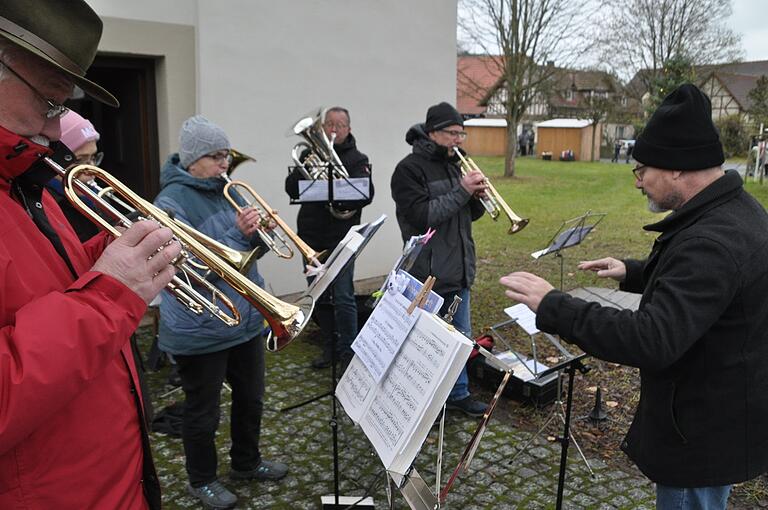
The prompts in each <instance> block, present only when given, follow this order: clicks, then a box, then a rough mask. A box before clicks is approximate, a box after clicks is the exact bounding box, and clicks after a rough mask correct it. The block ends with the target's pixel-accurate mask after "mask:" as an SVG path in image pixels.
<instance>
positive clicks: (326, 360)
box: [312, 354, 331, 370]
mask: <svg viewBox="0 0 768 510" xmlns="http://www.w3.org/2000/svg"><path fill="white" fill-rule="evenodd" d="M330 366H331V358H330V356H326V355H325V354H323V355H322V356H321V357H319V358H315V359H313V360H312V368H314V369H316V370H320V369H323V368H328V367H330Z"/></svg>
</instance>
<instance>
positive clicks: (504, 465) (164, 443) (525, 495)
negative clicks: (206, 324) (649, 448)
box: [139, 331, 654, 510]
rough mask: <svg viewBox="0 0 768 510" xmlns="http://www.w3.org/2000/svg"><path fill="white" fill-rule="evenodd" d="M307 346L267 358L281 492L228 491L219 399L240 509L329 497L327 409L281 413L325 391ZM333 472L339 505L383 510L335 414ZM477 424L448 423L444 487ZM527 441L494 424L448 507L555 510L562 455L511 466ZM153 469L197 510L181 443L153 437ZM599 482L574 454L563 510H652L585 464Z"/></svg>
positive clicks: (360, 446) (265, 449)
mask: <svg viewBox="0 0 768 510" xmlns="http://www.w3.org/2000/svg"><path fill="white" fill-rule="evenodd" d="M139 334H140V340H141V342H142V344H146V346H147V347H148V345H149V341H150V339H149V337H148V332H146V331H145V332H142V331H140V332H139ZM319 353H320V350H319V348H318V347H317V346H316V345H314V344H313V343H310V342H306V341H303V340H298V341H296V342H294V343H293V344H292V345H291V346H289V348H287V349H285V350H284V351H281V352H280V353H274V354H272V353H268V354H267V390H266V394H265V412H264V418H263V420H262V437H261V442H260V447H261V449H262V455H263V456H264V458H267V459H269V460H277V461H282V462H286V463H288V465H289V467H290V472H289V475H288V476H287V477H286V478H285V479H284V480H282V481H280V482H269V483H260V482H238V483H233V482H231V481H230V480H229V479H228V477H226V473H227V472H228V471H229V413H230V409H229V405H230V400H229V398H230V395H229V393H228V392H226V391H224V392H222V400H223V402H224V405H225V408H224V409H222V421H221V425H220V426H219V431H218V433H217V435H216V445H217V451H218V455H219V472H220V475H221V477H222V481H223V482H224V483H225V485H227V486H228V487H231V488H232V490H234V491H235V492H236V493H237V494H238V496H239V498H240V501H239V503H238V508H243V509H248V508H252V509H270V510H273V509H274V510H282V509H290V510H302V509H307V510H310V509H311V510H317V509H318V508H319V502H320V496H321V495H323V494H330V493H331V492H332V490H333V455H332V453H333V452H332V429H331V427H330V425H329V421H330V418H331V416H330V414H331V405H330V399H327V398H326V399H322V400H320V401H318V402H313V403H311V404H308V405H306V406H304V407H302V408H300V409H296V410H293V411H290V412H284V413H281V412H278V410H279V409H281V408H282V407H284V406H287V405H290V404H292V403H297V402H301V401H303V400H305V399H307V398H309V397H311V396H313V395H317V394H320V393H323V392H325V391H327V389H328V383H329V379H330V371H327V370H319V371H318V370H312V369H310V368H308V367H309V363H310V360H311V359H313V358H314V357H316V356H317V355H319ZM166 379H167V372H166V371H165V370H163V371H161V372H159V373H152V374H150V375H149V384H150V388H151V393H152V395H154V396H155V398H154V400H153V401H154V404H155V408H156V410H158V411H159V410H160V409H161V408H163V407H165V406H167V405H169V404H171V403H173V402H174V401H177V400H181V399H183V394H181V393H180V392H176V393H174V394H172V395H170V396H168V397H165V398H163V399H159V398H158V396H159V395H161V394H162V393H165V392H168V391H169V390H170V389H171V388H169V387H168V386H167V385H166V384H165V381H166ZM337 424H338V428H337V433H338V444H339V465H340V470H341V490H342V493H343V494H344V495H350V496H362V495H364V494H366V493H367V492H370V493H371V494H372V496H373V498H374V500H375V502H376V508H382V509H383V508H387V504H386V500H387V498H386V494H385V477H384V476H383V468H382V465H381V462H380V461H379V459H378V457H377V455H376V452H375V451H374V450H373V448H372V446H371V445H370V443H369V442H368V440H367V438H366V437H365V436H364V434H363V433H362V431H361V429H360V428H359V427H357V426H355V425H354V424H353V423H352V421H351V420H349V418H348V417H347V416H346V415H345V414H344V411H343V410H342V409H341V407H340V406H339V410H338V420H337ZM476 426H477V420H475V419H471V418H467V417H464V416H463V415H460V414H457V413H449V414H448V416H447V417H446V421H445V443H444V452H443V453H444V456H443V473H442V480H443V483H445V481H446V480H447V479H448V476H450V474H451V472H452V471H453V469H454V468H455V467H456V464H457V463H458V459H459V456H460V455H461V453H462V452H463V450H464V447H465V445H466V443H467V442H468V441H469V439H470V437H471V435H472V433H473V432H474V430H475V427H476ZM530 437H531V435H530V433H529V432H525V431H521V430H520V429H519V428H517V427H516V426H514V424H512V423H509V422H504V421H503V420H501V419H499V418H497V417H496V416H494V418H493V419H492V420H491V422H490V424H489V427H488V429H487V431H486V433H485V435H484V437H483V440H482V442H481V443H480V448H479V449H478V451H477V452H476V456H475V458H474V460H473V462H472V465H471V467H470V470H469V472H468V473H465V474H462V475H460V476H459V478H458V479H457V481H456V483H455V484H454V486H453V489H452V490H451V492H450V493H449V495H448V501H447V504H448V507H449V508H457V509H466V510H474V509H486V508H488V509H494V510H495V509H510V510H513V509H521V510H522V509H524V510H537V509H542V510H543V509H551V508H554V505H555V498H556V491H557V477H558V466H559V462H560V446H559V444H557V443H551V442H548V441H546V440H542V439H541V438H539V437H537V438H536V440H535V441H534V442H533V443H532V444H531V445H530V446H528V447H527V448H526V451H524V452H522V453H521V454H520V455H519V456H518V457H517V458H516V459H515V460H514V462H513V463H511V464H510V463H509V460H510V459H511V458H512V457H513V455H514V454H515V453H516V452H517V451H518V449H519V448H522V447H523V445H524V444H525V443H526V442H527V441H528V440H529V439H530ZM151 439H152V444H153V451H154V455H155V461H156V465H157V468H158V474H159V478H160V483H161V485H162V488H163V508H164V509H166V510H174V509H183V508H199V506H198V504H197V501H196V500H195V499H193V498H191V497H190V496H188V495H187V494H186V491H185V486H186V483H187V478H186V473H185V469H184V452H183V446H182V443H181V440H180V439H178V438H171V437H168V436H165V435H163V434H158V433H152V435H151ZM437 443H438V441H437V427H434V428H433V429H432V431H431V432H430V434H429V436H428V439H427V441H426V442H425V445H424V447H423V449H422V452H421V453H420V454H419V455H418V456H417V458H416V461H415V463H414V465H415V466H416V467H417V469H418V470H419V473H421V475H422V476H423V477H424V479H425V482H426V483H427V484H428V486H429V487H430V488H434V481H435V460H436V459H435V456H436V452H437ZM589 460H590V462H591V463H592V465H593V467H594V469H595V470H596V471H597V473H598V476H597V477H596V479H594V480H593V479H591V478H590V476H589V472H588V471H587V469H586V467H585V466H584V465H583V462H582V461H581V459H580V457H578V454H577V453H576V452H575V449H571V450H570V451H569V458H568V471H567V478H566V484H565V488H566V490H565V492H564V494H565V498H564V507H565V508H568V509H569V510H571V509H579V508H588V509H590V510H592V509H594V508H597V509H600V510H609V509H618V508H622V509H624V508H626V509H630V508H631V509H633V510H634V509H636V508H653V500H654V491H653V486H652V485H651V484H650V483H649V482H648V481H647V480H646V479H645V478H644V477H642V475H639V474H630V473H625V472H622V471H618V470H615V469H611V468H608V467H606V466H605V465H604V464H603V463H602V462H599V461H597V460H594V461H593V460H592V459H589ZM395 508H397V509H398V510H400V509H407V504H406V503H405V501H404V500H403V498H402V496H400V495H397V494H396V496H395Z"/></svg>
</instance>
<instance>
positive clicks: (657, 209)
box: [647, 197, 669, 214]
mask: <svg viewBox="0 0 768 510" xmlns="http://www.w3.org/2000/svg"><path fill="white" fill-rule="evenodd" d="M647 198H648V210H649V211H651V212H652V213H655V214H660V213H665V212H667V211H669V209H667V208H665V207H662V206H661V205H659V204H657V203H656V202H654V201H653V200H651V197H647Z"/></svg>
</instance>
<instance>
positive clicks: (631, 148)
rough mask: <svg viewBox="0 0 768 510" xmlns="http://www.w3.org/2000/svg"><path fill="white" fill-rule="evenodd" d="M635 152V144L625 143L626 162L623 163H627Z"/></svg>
mask: <svg viewBox="0 0 768 510" xmlns="http://www.w3.org/2000/svg"><path fill="white" fill-rule="evenodd" d="M634 150H635V142H627V160H626V161H625V163H629V160H630V159H632V151H634Z"/></svg>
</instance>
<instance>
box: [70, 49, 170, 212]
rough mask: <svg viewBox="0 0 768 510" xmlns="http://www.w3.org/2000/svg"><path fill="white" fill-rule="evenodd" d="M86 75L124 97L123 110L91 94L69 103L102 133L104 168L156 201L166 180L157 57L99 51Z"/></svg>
mask: <svg viewBox="0 0 768 510" xmlns="http://www.w3.org/2000/svg"><path fill="white" fill-rule="evenodd" d="M86 76H87V78H88V79H90V80H93V81H95V82H96V83H98V84H99V85H101V86H102V87H104V88H105V89H107V90H108V91H110V92H111V93H112V95H114V96H115V97H116V98H117V99H118V101H120V108H112V107H110V106H106V105H103V104H101V103H99V102H97V101H94V100H93V99H91V98H90V97H88V96H85V97H83V98H78V99H72V100H70V101H68V102H67V106H70V107H71V108H72V109H73V110H75V111H76V112H78V113H79V114H80V115H82V116H83V117H85V118H87V119H88V120H90V121H91V122H92V123H93V125H94V127H95V128H96V130H97V131H98V132H99V134H101V139H100V140H99V142H98V145H99V150H100V151H103V152H104V161H103V162H102V164H101V167H102V168H104V170H106V171H107V172H109V173H111V174H112V175H114V176H115V177H116V178H117V179H118V180H120V181H121V182H122V183H124V184H125V185H126V186H128V187H129V188H131V190H133V191H135V192H136V193H138V194H139V195H141V196H142V197H144V198H146V199H148V200H153V199H154V198H155V195H157V193H158V191H159V184H160V155H159V148H158V140H157V100H156V97H157V95H156V91H155V59H153V58H148V57H132V56H131V57H129V56H112V55H98V56H97V57H96V60H94V62H93V65H92V66H91V68H90V69H89V70H88V73H87V75H86Z"/></svg>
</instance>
